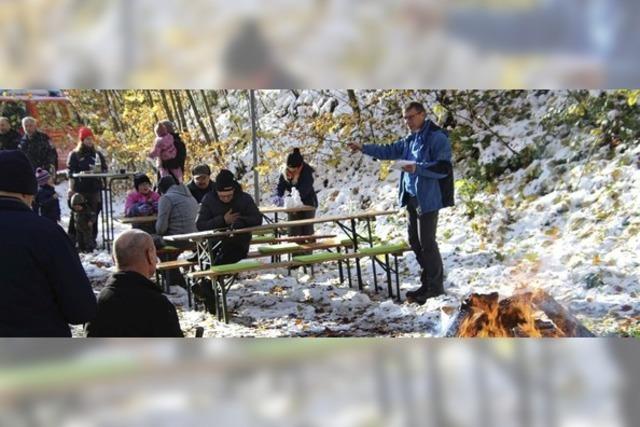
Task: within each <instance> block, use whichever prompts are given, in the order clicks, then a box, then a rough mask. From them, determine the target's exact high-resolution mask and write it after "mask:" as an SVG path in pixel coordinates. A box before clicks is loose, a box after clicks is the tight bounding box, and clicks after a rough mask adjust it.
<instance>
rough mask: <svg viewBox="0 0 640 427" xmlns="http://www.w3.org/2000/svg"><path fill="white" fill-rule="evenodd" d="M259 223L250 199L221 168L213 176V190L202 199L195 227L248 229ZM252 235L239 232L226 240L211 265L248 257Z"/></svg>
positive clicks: (200, 228) (227, 171)
mask: <svg viewBox="0 0 640 427" xmlns="http://www.w3.org/2000/svg"><path fill="white" fill-rule="evenodd" d="M260 224H262V214H261V213H260V210H259V209H258V207H257V206H256V204H255V202H254V201H253V198H252V197H251V196H250V195H249V194H247V193H245V192H243V191H242V187H241V186H240V184H239V183H238V182H237V181H236V180H235V178H234V176H233V173H231V171H229V170H226V169H223V170H221V171H220V173H219V174H218V176H217V177H216V182H215V191H213V192H211V193H208V194H207V195H206V196H204V199H202V204H200V210H199V212H198V217H197V218H196V227H197V228H198V230H200V231H203V230H214V229H218V228H227V227H228V228H233V229H239V228H247V227H254V226H256V225H260ZM250 243H251V233H240V234H236V235H235V236H232V237H228V238H225V239H224V240H223V241H222V244H221V245H220V249H219V251H218V253H217V256H216V257H215V260H214V262H213V263H214V264H215V265H219V264H231V263H234V262H238V261H240V260H241V259H243V258H245V257H246V256H247V253H248V252H249V245H250Z"/></svg>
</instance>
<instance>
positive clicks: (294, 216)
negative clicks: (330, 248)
mask: <svg viewBox="0 0 640 427" xmlns="http://www.w3.org/2000/svg"><path fill="white" fill-rule="evenodd" d="M313 172H314V170H313V168H312V167H311V166H309V164H308V163H306V162H305V161H304V158H303V157H302V154H300V149H299V148H294V149H293V151H292V152H291V154H289V156H287V165H286V170H285V171H284V172H283V173H281V174H280V179H279V180H278V190H277V196H276V197H277V199H276V204H277V205H278V206H282V205H284V200H283V197H284V196H285V193H291V191H292V190H293V189H294V188H295V189H296V190H298V193H299V194H300V200H301V201H302V204H303V205H305V206H312V207H314V208H317V207H318V197H317V196H316V190H315V189H314V188H313ZM315 216H316V211H315V210H312V211H301V212H290V213H289V221H297V220H302V219H311V218H315ZM312 234H313V224H309V225H302V226H298V227H291V228H289V236H310V235H312Z"/></svg>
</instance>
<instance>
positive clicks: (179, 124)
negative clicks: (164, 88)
mask: <svg viewBox="0 0 640 427" xmlns="http://www.w3.org/2000/svg"><path fill="white" fill-rule="evenodd" d="M169 98H171V105H172V106H173V111H175V118H176V125H178V129H179V130H180V132H182V131H184V128H183V127H182V122H181V121H180V117H179V115H178V105H177V104H176V96H175V94H174V93H173V91H172V90H170V91H169Z"/></svg>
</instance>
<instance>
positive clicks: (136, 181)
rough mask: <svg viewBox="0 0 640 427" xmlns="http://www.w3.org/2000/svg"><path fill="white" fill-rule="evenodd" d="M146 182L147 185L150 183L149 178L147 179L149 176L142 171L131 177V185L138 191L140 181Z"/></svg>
mask: <svg viewBox="0 0 640 427" xmlns="http://www.w3.org/2000/svg"><path fill="white" fill-rule="evenodd" d="M145 182H146V183H147V184H149V185H151V180H150V179H149V177H148V176H147V175H145V174H143V173H138V174H136V175H135V176H134V177H133V186H134V188H135V189H136V191H138V187H139V186H140V184H142V183H145Z"/></svg>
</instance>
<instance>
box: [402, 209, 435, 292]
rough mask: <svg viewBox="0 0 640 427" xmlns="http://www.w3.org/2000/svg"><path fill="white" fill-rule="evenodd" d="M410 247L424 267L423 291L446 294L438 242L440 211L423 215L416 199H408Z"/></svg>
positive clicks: (421, 279)
mask: <svg viewBox="0 0 640 427" xmlns="http://www.w3.org/2000/svg"><path fill="white" fill-rule="evenodd" d="M407 211H408V212H409V227H408V232H409V245H411V249H413V252H414V253H415V254H416V258H417V260H418V264H420V267H422V274H421V275H420V281H421V282H422V287H421V289H423V288H424V290H430V291H434V292H444V286H443V267H442V257H441V256H440V250H439V249H438V243H437V242H436V230H437V228H438V211H433V212H426V213H421V214H419V212H420V208H419V206H418V202H417V199H416V198H415V197H408V198H407Z"/></svg>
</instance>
